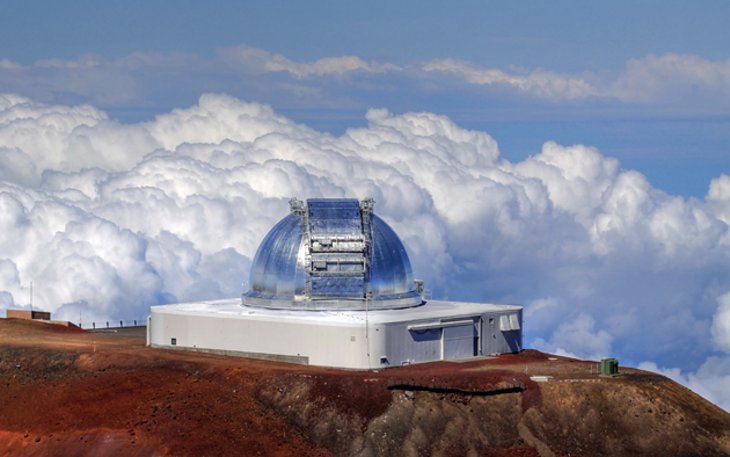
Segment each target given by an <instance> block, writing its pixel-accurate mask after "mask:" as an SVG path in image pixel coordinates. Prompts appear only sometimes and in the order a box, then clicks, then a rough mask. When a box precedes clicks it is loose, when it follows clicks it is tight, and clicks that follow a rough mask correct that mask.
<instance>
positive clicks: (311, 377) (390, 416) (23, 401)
mask: <svg viewBox="0 0 730 457" xmlns="http://www.w3.org/2000/svg"><path fill="white" fill-rule="evenodd" d="M595 369H596V364H595V363H591V362H584V361H578V360H573V359H567V358H562V357H549V356H548V355H546V354H542V353H539V352H537V351H529V350H528V351H525V352H523V353H521V354H517V355H507V356H501V357H497V358H491V359H481V360H474V361H469V362H463V363H449V362H441V363H432V364H424V365H415V366H412V367H399V368H391V369H387V370H381V371H368V372H362V371H344V370H335V369H323V368H316V367H306V366H299V365H290V364H285V363H276V362H267V361H259V360H251V359H244V358H237V357H225V356H218V355H210V354H200V353H190V352H184V351H165V350H157V349H150V348H146V347H145V346H144V335H143V333H141V332H135V331H134V330H131V331H122V332H119V333H87V332H80V331H78V329H73V328H65V327H59V326H51V325H48V324H39V323H35V322H27V321H16V320H2V319H0V456H26V455H30V456H55V455H57V456H67V455H68V456H87V455H88V456H105V455H109V456H111V455H115V456H116V455H132V456H153V455H159V456H167V455H171V456H205V455H209V456H220V455H274V456H288V455H297V456H300V455H301V456H327V455H337V456H339V455H358V456H381V455H394V456H400V455H406V456H421V455H424V456H425V455H442V456H460V455H474V456H505V457H506V456H542V457H545V456H568V455H570V456H616V455H622V456H632V455H636V456H638V455H642V456H644V455H648V456H652V455H656V456H727V455H730V415H729V414H727V413H726V412H724V411H722V410H721V409H719V408H717V407H716V406H714V405H712V404H711V403H709V402H707V401H705V400H703V399H702V398H700V397H699V396H697V395H695V394H694V393H692V392H691V391H689V390H687V389H685V388H683V387H681V386H679V385H677V384H675V383H673V382H672V381H670V380H668V379H666V378H664V377H661V376H658V375H655V374H651V373H646V372H642V371H639V370H631V369H623V370H622V373H623V374H622V375H621V376H619V377H616V378H601V377H598V376H597V375H596V374H595ZM532 375H548V376H552V378H551V380H550V381H549V382H543V383H535V382H533V381H531V380H530V376H532Z"/></svg>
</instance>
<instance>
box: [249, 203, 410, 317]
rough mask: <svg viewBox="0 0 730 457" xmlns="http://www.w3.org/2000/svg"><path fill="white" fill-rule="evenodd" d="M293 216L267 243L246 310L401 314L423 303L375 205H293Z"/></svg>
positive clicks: (400, 248) (397, 240) (405, 256)
mask: <svg viewBox="0 0 730 457" xmlns="http://www.w3.org/2000/svg"><path fill="white" fill-rule="evenodd" d="M290 205H291V211H292V213H291V214H289V215H288V216H286V217H285V218H284V219H282V220H281V221H279V223H277V224H276V225H275V226H274V227H273V228H272V229H271V231H270V232H269V233H268V234H267V235H266V237H265V238H264V240H263V241H262V242H261V245H260V246H259V248H258V250H257V251H256V256H255V257H254V261H253V264H252V266H251V273H250V287H251V289H250V290H249V291H248V292H246V293H244V294H243V304H244V305H247V306H256V307H265V308H276V309H307V310H331V309H341V310H365V309H396V308H405V307H411V306H417V305H420V304H421V303H422V299H421V294H420V290H419V288H418V287H417V285H416V283H415V282H414V280H413V272H412V271H411V263H410V261H409V260H408V254H407V253H406V250H405V248H404V247H403V243H402V242H401V240H400V238H398V235H396V233H395V232H394V231H393V229H391V228H390V227H389V226H388V224H386V223H385V222H384V221H383V220H382V219H381V218H379V217H378V216H376V215H375V214H373V212H372V210H373V201H372V200H370V199H367V200H362V201H358V200H356V199H309V200H307V201H306V203H305V202H302V201H299V200H296V199H292V200H291V202H290Z"/></svg>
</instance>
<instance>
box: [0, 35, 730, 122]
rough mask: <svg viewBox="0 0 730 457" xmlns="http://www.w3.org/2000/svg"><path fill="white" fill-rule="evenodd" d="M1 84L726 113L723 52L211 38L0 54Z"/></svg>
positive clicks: (121, 98)
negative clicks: (459, 48) (299, 48)
mask: <svg viewBox="0 0 730 457" xmlns="http://www.w3.org/2000/svg"><path fill="white" fill-rule="evenodd" d="M181 75H184V78H180V76H181ZM170 80H175V81H176V84H174V85H170V84H169V81H170ZM0 86H1V87H3V88H5V90H8V91H12V92H16V93H21V94H24V95H26V96H30V97H32V98H33V99H36V100H42V101H45V102H47V103H78V102H91V103H94V104H95V105H97V106H104V107H107V108H115V109H135V110H139V109H142V110H144V108H145V107H148V108H150V109H152V111H155V109H156V108H159V107H160V106H172V105H171V103H175V104H176V103H179V100H185V99H190V97H191V96H192V95H191V94H196V95H195V96H196V97H197V94H199V93H201V92H206V91H211V90H225V91H226V92H231V91H233V92H234V93H241V94H247V96H250V97H255V98H256V99H258V100H266V101H267V102H269V103H272V104H275V105H277V106H286V107H287V108H290V109H294V108H300V107H308V108H314V107H318V108H325V107H338V108H343V107H344V108H347V107H352V106H358V107H363V106H372V105H370V104H368V103H367V102H368V101H370V100H372V99H373V97H376V98H377V97H378V96H380V97H384V100H390V101H392V100H393V99H394V98H396V95H395V94H398V93H399V92H406V93H408V94H409V97H411V98H413V97H416V98H419V99H421V98H426V99H428V98H429V97H433V96H435V95H439V94H441V95H442V96H448V97H464V93H465V92H466V93H467V94H468V97H472V98H473V97H475V96H479V97H484V99H485V100H493V98H494V96H495V95H502V96H506V97H508V98H510V99H512V100H515V97H518V98H520V99H521V100H523V101H531V102H533V103H537V104H538V105H539V104H540V103H543V102H547V103H548V104H553V105H555V106H561V105H565V106H574V105H575V104H578V105H586V104H587V105H590V106H593V105H599V106H604V107H605V106H611V107H614V106H615V105H628V106H630V107H640V106H643V107H656V106H659V107H662V108H663V109H664V110H667V109H668V107H671V108H672V110H674V112H675V113H681V114H685V115H686V114H689V113H691V114H696V113H698V112H700V113H704V114H716V113H718V112H722V113H727V106H728V100H729V99H730V61H727V60H726V61H721V60H718V61H712V60H707V59H704V58H702V57H699V56H696V55H691V54H674V53H667V54H662V55H648V56H643V57H637V58H634V59H631V60H629V61H627V62H626V64H625V67H624V68H623V69H612V68H600V69H593V70H591V71H584V72H580V73H574V74H571V73H559V72H555V71H551V70H550V69H545V68H511V67H510V68H497V67H490V66H484V65H480V64H477V63H474V62H468V61H463V60H457V59H453V58H442V59H436V60H429V61H424V62H418V61H414V62H405V63H398V62H387V61H366V60H364V59H362V58H361V57H358V56H354V55H344V56H325V57H322V58H319V59H316V60H311V61H295V60H292V59H291V58H289V57H287V56H284V55H280V54H275V53H271V52H269V51H267V50H264V49H259V48H254V47H251V46H248V45H245V44H243V45H239V46H232V47H226V48H220V49H218V50H217V52H216V53H215V55H213V56H211V57H203V56H200V55H197V54H187V53H151V52H147V53H142V52H138V53H133V54H130V55H128V56H124V57H121V58H117V59H114V60H109V59H105V58H103V57H100V56H96V55H84V56H80V57H79V58H77V59H74V60H60V59H48V60H42V61H38V62H35V63H33V64H30V65H20V64H17V63H15V62H12V61H10V60H7V59H2V60H0ZM108 87H114V88H115V90H114V91H109V90H108ZM191 101H192V100H191ZM153 108H154V109H153ZM155 112H159V111H155ZM664 112H666V111H664Z"/></svg>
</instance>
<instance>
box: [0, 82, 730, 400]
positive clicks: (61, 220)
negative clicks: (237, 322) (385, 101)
mask: <svg viewBox="0 0 730 457" xmlns="http://www.w3.org/2000/svg"><path fill="white" fill-rule="evenodd" d="M366 121H367V126H366V127H363V128H352V129H349V130H347V131H346V132H345V133H344V134H343V135H341V136H332V135H330V134H326V133H321V132H319V131H316V130H313V129H311V128H309V127H306V126H304V125H300V124H296V123H294V122H292V121H291V120H289V119H287V118H286V117H283V116H281V115H279V114H277V113H276V112H274V111H273V110H272V109H271V108H270V107H268V106H265V105H261V104H257V103H246V102H243V101H240V100H237V99H235V98H232V97H229V96H226V95H215V94H208V95H204V96H202V97H201V98H200V100H199V101H198V102H197V104H195V105H193V106H190V107H188V108H182V109H175V110H173V111H171V112H169V113H166V114H163V115H160V116H158V117H156V118H155V119H154V120H152V121H150V122H147V123H140V124H122V123H119V122H117V121H114V120H110V119H109V117H108V116H107V115H106V114H105V113H103V112H101V111H99V110H98V109H96V108H94V107H91V106H64V105H56V106H49V105H44V104H40V103H37V102H34V101H32V100H29V99H26V98H23V97H20V96H17V95H0V180H1V181H0V234H2V235H1V236H0V308H5V307H9V306H18V305H25V304H27V301H28V295H29V286H30V282H31V281H33V284H34V303H36V304H37V306H40V307H43V308H45V309H48V310H50V311H53V312H55V314H56V315H57V316H59V317H61V318H65V319H70V320H73V321H78V320H79V319H82V320H84V321H90V320H106V319H114V320H119V319H136V318H139V317H142V316H144V315H146V313H147V310H148V307H149V305H151V304H155V303H167V302H174V301H184V300H195V299H202V298H216V297H225V296H237V295H239V294H240V293H241V292H242V291H243V289H244V287H245V285H244V283H245V282H246V280H247V273H248V268H249V266H250V261H251V259H252V257H253V255H254V253H255V250H256V248H257V246H258V243H259V242H260V240H261V239H262V237H263V236H264V234H265V233H266V232H267V231H268V230H269V229H270V228H271V227H272V226H273V224H274V223H275V222H276V221H278V220H279V219H280V218H282V217H283V216H285V215H286V214H287V212H288V205H287V201H288V199H289V198H290V197H292V196H297V197H299V198H307V197H341V196H351V197H359V198H364V197H368V196H369V197H373V198H374V199H375V201H376V212H377V213H378V214H380V215H381V216H382V217H384V218H385V219H386V220H387V221H388V222H389V223H390V224H391V225H392V226H393V227H394V229H395V230H396V231H397V232H398V234H399V235H400V236H401V238H402V239H403V240H404V242H405V244H406V246H407V248H408V250H409V253H410V256H411V260H412V263H413V265H414V270H415V273H416V275H417V276H419V277H421V278H423V279H425V281H426V287H427V289H429V290H430V293H431V294H432V296H433V297H439V298H452V299H463V300H481V301H493V302H517V303H522V304H524V305H525V306H526V312H525V328H526V332H527V335H526V336H527V340H528V342H529V343H530V344H532V345H534V346H536V347H539V348H541V349H545V350H549V351H557V352H562V353H569V354H574V355H576V356H580V357H594V358H595V357H601V356H605V355H613V356H618V357H619V358H621V359H622V362H626V363H633V364H638V363H639V362H642V361H650V362H646V365H645V366H647V367H653V368H656V369H657V370H659V369H664V370H677V371H676V372H672V373H675V375H676V376H678V377H681V379H682V380H683V381H684V382H685V383H687V384H690V385H693V386H694V385H697V386H702V387H696V390H698V391H701V392H702V393H704V394H705V395H707V396H708V397H709V398H711V399H712V400H713V401H715V402H717V403H718V404H721V405H723V406H724V407H725V408H726V409H730V396H729V395H728V394H727V393H726V392H728V390H727V389H725V390H723V389H721V388H719V387H718V386H721V385H726V384H727V383H728V382H730V336H728V335H730V312H729V311H728V310H729V309H730V308H728V303H730V301H729V299H728V296H729V295H728V293H730V231H729V230H728V223H730V177H729V176H726V175H720V176H718V177H717V178H716V179H715V180H713V181H712V182H711V183H709V190H708V193H707V196H706V197H705V198H704V199H693V198H690V199H685V198H681V197H676V196H672V195H668V194H666V193H663V192H661V191H659V190H657V189H655V188H653V187H652V186H651V185H650V184H649V182H648V181H647V180H646V179H645V178H644V176H642V175H641V174H640V173H638V172H636V171H633V170H624V169H622V168H621V165H620V163H619V162H618V161H617V160H615V159H612V158H610V157H605V156H603V155H601V153H600V152H599V151H598V150H596V149H595V148H591V147H588V146H582V145H572V146H564V145H559V144H556V143H554V142H547V143H545V145H544V146H543V147H542V150H541V151H536V154H535V155H533V156H531V157H529V158H527V159H525V160H524V161H521V162H517V163H513V162H509V161H507V160H505V159H503V158H502V157H500V153H499V148H498V146H497V143H496V141H495V140H494V139H493V138H492V137H491V136H490V135H489V134H487V133H485V132H480V131H473V130H467V129H464V128H461V127H459V126H458V125H456V124H454V123H453V122H452V121H451V120H450V119H448V118H446V117H444V116H439V115H436V114H431V113H408V114H403V115H393V114H391V113H390V112H388V111H386V110H370V111H369V112H368V114H367V118H366ZM652 364H653V365H652ZM668 372H669V371H668Z"/></svg>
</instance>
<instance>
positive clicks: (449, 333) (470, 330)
mask: <svg viewBox="0 0 730 457" xmlns="http://www.w3.org/2000/svg"><path fill="white" fill-rule="evenodd" d="M443 344H444V346H443V349H444V351H443V359H444V360H451V359H463V358H465V357H473V356H475V355H477V352H476V350H477V331H476V327H475V326H474V324H473V323H470V324H468V325H458V326H453V327H444V329H443Z"/></svg>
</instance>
